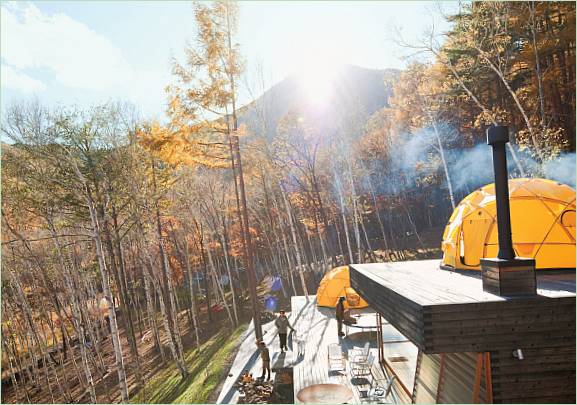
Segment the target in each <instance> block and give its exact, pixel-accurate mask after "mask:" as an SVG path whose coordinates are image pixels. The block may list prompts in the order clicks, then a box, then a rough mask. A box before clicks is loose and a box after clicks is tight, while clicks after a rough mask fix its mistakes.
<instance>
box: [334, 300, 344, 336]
mask: <svg viewBox="0 0 577 405" xmlns="http://www.w3.org/2000/svg"><path fill="white" fill-rule="evenodd" d="M336 318H337V326H338V331H339V336H345V334H344V333H343V320H344V319H345V297H339V302H338V303H337V306H336Z"/></svg>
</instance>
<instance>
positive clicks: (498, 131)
mask: <svg viewBox="0 0 577 405" xmlns="http://www.w3.org/2000/svg"><path fill="white" fill-rule="evenodd" d="M507 142H509V127H508V126H506V125H493V126H492V127H489V128H487V144H488V145H494V144H497V143H507Z"/></svg>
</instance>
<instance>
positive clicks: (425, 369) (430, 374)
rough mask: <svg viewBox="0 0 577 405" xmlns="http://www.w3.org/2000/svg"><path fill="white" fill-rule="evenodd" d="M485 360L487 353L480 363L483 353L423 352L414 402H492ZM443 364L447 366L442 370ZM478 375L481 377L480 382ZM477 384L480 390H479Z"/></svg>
mask: <svg viewBox="0 0 577 405" xmlns="http://www.w3.org/2000/svg"><path fill="white" fill-rule="evenodd" d="M484 358H485V356H484V354H481V359H482V360H481V363H480V364H479V362H478V359H479V353H446V354H424V353H423V352H420V353H419V359H418V365H417V372H416V374H415V388H414V390H413V403H416V404H423V403H444V404H459V403H461V404H462V403H488V402H489V399H488V396H487V389H486V381H485V373H484V367H485V363H484ZM442 362H444V364H443V366H442V367H441V364H442ZM441 369H442V371H441ZM477 376H479V377H480V379H479V381H478V383H477V381H476V380H477ZM476 383H477V384H478V388H477V389H475V384H476ZM475 393H476V396H477V398H476V400H475Z"/></svg>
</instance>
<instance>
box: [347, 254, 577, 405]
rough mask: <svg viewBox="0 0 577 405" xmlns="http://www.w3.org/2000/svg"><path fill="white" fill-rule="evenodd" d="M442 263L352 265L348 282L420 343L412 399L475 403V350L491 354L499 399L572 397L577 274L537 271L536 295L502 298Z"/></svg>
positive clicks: (496, 399) (495, 399) (561, 399)
mask: <svg viewBox="0 0 577 405" xmlns="http://www.w3.org/2000/svg"><path fill="white" fill-rule="evenodd" d="M438 264H439V262H438V261H421V262H418V261H417V262H399V263H386V264H384V263H383V264H367V265H351V266H350V268H351V270H350V278H351V286H352V287H353V288H354V289H355V290H356V291H357V292H358V293H359V294H360V295H361V296H362V297H363V298H364V299H365V300H366V301H367V302H368V303H369V305H371V307H373V308H374V309H375V310H376V311H377V312H379V313H380V314H381V315H382V316H383V317H385V318H386V319H387V320H388V321H389V322H390V323H391V324H392V325H393V326H394V327H395V328H397V329H398V330H399V331H400V332H401V333H402V334H403V335H405V336H406V337H407V338H408V339H410V340H411V341H412V342H413V343H414V344H415V345H416V346H417V347H418V348H419V351H420V354H419V356H421V357H420V358H419V361H418V369H417V380H416V381H415V384H416V386H415V391H414V392H413V399H415V398H420V399H421V400H424V401H426V402H453V401H458V402H461V401H462V402H470V401H468V400H467V399H466V398H465V397H467V396H468V395H469V388H470V387H471V386H470V383H469V382H468V381H469V380H470V377H471V373H470V371H471V366H472V363H473V357H472V356H473V354H475V355H478V354H479V353H487V352H488V353H489V354H487V355H486V356H487V357H486V360H483V361H485V362H489V363H490V373H489V374H490V377H491V385H490V388H491V393H492V399H493V402H494V403H544V402H547V403H575V400H576V397H575V378H576V375H575V272H574V271H573V272H563V273H546V272H543V273H541V274H539V273H538V274H537V287H538V290H537V294H536V295H533V296H517V297H500V296H497V295H493V294H491V293H488V292H483V288H482V280H481V276H480V274H479V273H469V274H466V275H465V274H459V273H454V272H448V271H443V270H439V268H438ZM516 349H521V350H522V353H523V359H519V358H518V357H515V356H514V355H513V352H514V351H516ZM457 354H459V355H457ZM440 356H449V357H445V366H444V367H445V373H446V374H445V376H444V377H443V378H444V380H443V379H441V380H440V382H441V384H445V386H444V387H441V388H442V389H441V390H439V386H440V385H439V380H437V382H435V378H437V379H438V378H439V369H440V359H441V357H440ZM489 359H490V360H489ZM487 369H489V367H487ZM451 370H453V371H454V372H453V373H452V374H451ZM459 370H460V371H459ZM451 375H452V377H453V379H454V381H453V383H451V384H453V385H451V386H450V387H447V385H446V384H449V378H448V377H449V376H451ZM465 380H467V381H465ZM442 393H445V397H443V396H442V395H441V394H442ZM478 394H479V395H480V396H479V397H478V398H477V399H478V400H479V401H483V400H487V399H488V398H487V397H486V395H485V394H486V392H485V391H483V390H482V389H481V392H479V393H478Z"/></svg>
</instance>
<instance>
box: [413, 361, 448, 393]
mask: <svg viewBox="0 0 577 405" xmlns="http://www.w3.org/2000/svg"><path fill="white" fill-rule="evenodd" d="M440 369H441V359H440V355H437V354H433V355H426V354H423V352H419V357H418V358H417V370H416V373H415V385H414V388H413V403H415V404H435V403H437V389H438V386H439V376H440Z"/></svg>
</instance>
